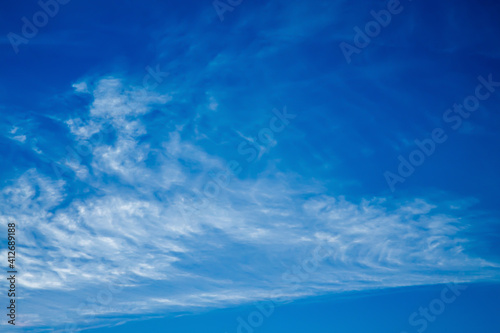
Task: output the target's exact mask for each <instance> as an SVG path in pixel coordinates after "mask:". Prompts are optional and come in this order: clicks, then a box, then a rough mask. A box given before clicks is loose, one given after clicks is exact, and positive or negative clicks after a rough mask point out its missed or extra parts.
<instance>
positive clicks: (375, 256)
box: [0, 78, 498, 325]
mask: <svg viewBox="0 0 500 333" xmlns="http://www.w3.org/2000/svg"><path fill="white" fill-rule="evenodd" d="M82 84H83V83H82ZM86 86H87V87H95V88H94V89H93V90H91V89H90V88H89V92H90V93H92V94H93V97H94V101H93V102H92V105H91V106H90V109H89V113H90V119H89V120H83V118H82V119H72V120H70V121H68V122H67V125H68V127H69V128H70V131H71V133H72V134H73V135H74V136H75V139H76V140H77V143H81V142H84V141H86V140H88V139H89V138H91V137H92V135H93V134H96V133H98V132H99V131H101V130H102V129H103V128H104V126H105V124H106V123H110V124H111V126H112V128H113V130H114V131H115V132H116V137H115V140H114V141H113V142H107V143H106V142H104V141H100V142H97V143H95V145H94V146H93V149H92V151H91V155H90V157H91V162H89V163H88V164H85V165H84V162H78V163H77V162H73V163H70V164H69V167H71V168H72V169H73V170H75V171H76V172H77V176H78V177H79V179H80V180H84V181H86V182H87V183H88V184H89V185H90V186H92V187H94V188H98V189H99V194H94V195H86V196H81V197H80V196H74V194H73V193H71V192H68V191H69V189H68V184H66V183H65V182H64V181H62V180H53V179H50V178H48V177H47V176H45V175H42V174H41V173H40V172H38V171H36V170H34V169H33V170H29V171H27V172H26V173H24V174H23V175H22V176H21V177H20V178H19V179H17V180H15V182H14V183H12V184H11V185H10V186H7V187H5V188H3V190H2V192H1V195H2V203H1V204H0V207H1V211H2V212H3V214H2V217H1V218H2V220H7V219H14V220H16V221H17V224H18V233H19V239H20V241H19V245H18V246H19V247H20V249H21V250H20V251H19V259H18V263H19V271H20V272H21V273H20V279H19V284H20V286H21V287H22V288H24V289H25V290H27V296H26V297H27V299H28V300H29V302H28V301H26V302H25V304H26V305H25V307H24V308H23V314H24V315H26V316H28V317H26V318H29V321H26V322H25V324H27V323H42V324H49V325H50V324H53V322H50V320H59V319H51V318H61V316H56V314H59V313H61V314H63V315H64V316H66V317H67V318H68V319H67V320H68V321H83V320H90V319H89V318H88V317H85V316H83V317H82V314H85V313H87V314H89V315H90V314H91V313H92V311H97V312H98V313H100V314H111V315H116V316H119V315H120V314H126V313H161V312H162V311H169V310H171V309H176V308H185V307H206V306H224V305H227V304H239V303H242V302H248V301H253V300H259V299H265V298H267V297H277V298H287V297H288V298H296V297H303V296H307V295H317V294H322V293H330V292H338V291H345V290H363V289H372V288H384V287H394V286H405V285H418V284H428V283H442V282H448V281H451V280H454V279H455V278H456V276H457V275H458V274H460V272H471V273H473V274H469V275H464V276H463V277H462V278H463V279H464V280H469V281H474V280H476V279H477V280H479V279H486V278H497V277H498V273H497V270H496V269H497V268H498V265H497V264H495V263H489V262H487V261H485V260H483V259H481V258H477V257H475V256H474V255H473V254H472V253H470V252H469V251H468V249H469V242H473V241H474V240H473V239H467V238H466V237H465V236H464V234H463V231H464V230H466V228H467V221H464V220H463V219H460V218H459V217H457V215H453V214H451V213H449V212H448V213H443V212H440V211H437V210H436V208H437V205H436V204H435V203H430V202H427V201H426V200H424V199H415V200H411V201H409V202H391V203H390V205H389V203H388V200H386V198H372V199H369V200H363V201H361V202H359V203H354V202H350V201H348V200H346V199H345V198H343V197H341V196H332V195H326V194H324V193H323V190H322V188H321V187H319V186H312V185H308V184H303V183H301V182H300V181H298V180H297V179H296V178H294V177H292V176H289V175H286V174H280V173H278V174H276V177H275V178H273V179H270V178H266V177H261V178H260V179H258V180H238V179H233V180H232V181H231V183H230V185H229V187H228V188H223V189H220V193H219V195H218V196H217V197H216V198H214V199H210V200H209V199H206V198H205V199H203V197H202V199H203V200H205V201H206V202H208V204H206V205H204V206H203V207H200V206H199V203H200V200H199V198H198V199H197V198H196V195H195V194H196V192H197V190H200V191H201V189H203V186H204V185H205V184H206V183H207V178H206V177H204V175H206V172H207V171H213V170H220V169H222V168H223V167H224V165H225V162H224V161H223V160H222V159H220V158H218V157H216V156H212V155H210V154H208V153H206V152H205V151H203V149H201V148H200V147H197V146H196V145H195V144H194V143H193V142H187V141H185V140H183V139H182V135H181V134H182V128H177V129H176V130H171V131H170V132H168V135H167V136H164V137H165V138H166V139H165V141H164V142H162V143H161V144H160V145H159V147H160V148H152V144H151V143H149V142H146V141H145V140H142V139H141V138H142V136H144V135H145V134H147V125H146V124H145V123H144V122H143V121H142V117H143V116H144V115H146V114H148V113H149V112H151V110H152V108H153V106H154V105H158V104H160V105H163V104H165V103H168V101H169V97H168V96H166V95H161V94H158V93H154V92H141V90H140V89H138V88H128V87H127V86H126V85H125V84H124V83H123V82H122V81H121V80H119V79H116V78H106V79H103V80H101V81H99V82H97V84H96V85H92V84H90V83H89V84H86ZM77 89H79V88H77ZM158 150H159V151H158ZM153 153H156V155H155V156H156V164H155V166H154V168H153V167H150V166H148V164H147V163H146V161H147V160H148V158H150V157H151V156H152V154H153ZM187 165H188V166H187ZM112 177H117V179H118V180H115V181H111V180H110V179H113V178H112ZM103 179H106V181H104V180H103ZM208 179H210V178H208ZM448 204H449V203H448ZM193 206H194V207H195V209H194V210H193V209H192V207H193ZM392 206H396V208H391V207H392ZM457 212H459V210H456V212H455V213H454V214H458V213H457ZM186 213H187V214H186ZM318 244H323V246H327V247H328V248H329V249H330V250H331V251H332V253H331V255H330V256H329V257H328V258H326V259H325V260H323V261H322V262H321V263H320V265H318V267H317V268H316V269H315V270H314V271H313V272H311V273H310V274H306V277H304V278H301V280H300V285H297V284H296V283H294V282H293V279H287V278H286V275H285V277H284V275H283V273H286V272H289V271H290V270H293V268H294V267H300V265H301V264H302V263H303V262H304V260H305V259H309V258H311V256H312V253H313V250H314V248H315V247H316V246H317V245H318ZM110 286H111V287H110ZM118 287H120V288H119V289H123V290H121V291H120V292H113V293H112V300H111V301H110V302H109V303H106V304H105V305H102V306H99V307H98V310H95V309H94V310H92V309H90V308H85V309H84V310H83V311H79V310H77V309H78V305H79V303H80V302H85V300H86V299H88V298H97V297H103V296H102V295H103V294H100V293H101V292H105V291H106V290H110V288H111V289H113V288H115V289H116V288H118ZM33 290H37V291H38V293H37V294H31V293H30V291H33ZM35 295H36V296H35ZM47 295H51V297H50V299H49V298H47V297H45V296H47ZM99 295H100V296H99ZM61 304H65V305H64V306H62V305H61ZM40 309H43V311H44V315H43V316H37V315H36V314H39V312H37V311H40ZM64 316H63V317H64Z"/></svg>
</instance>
